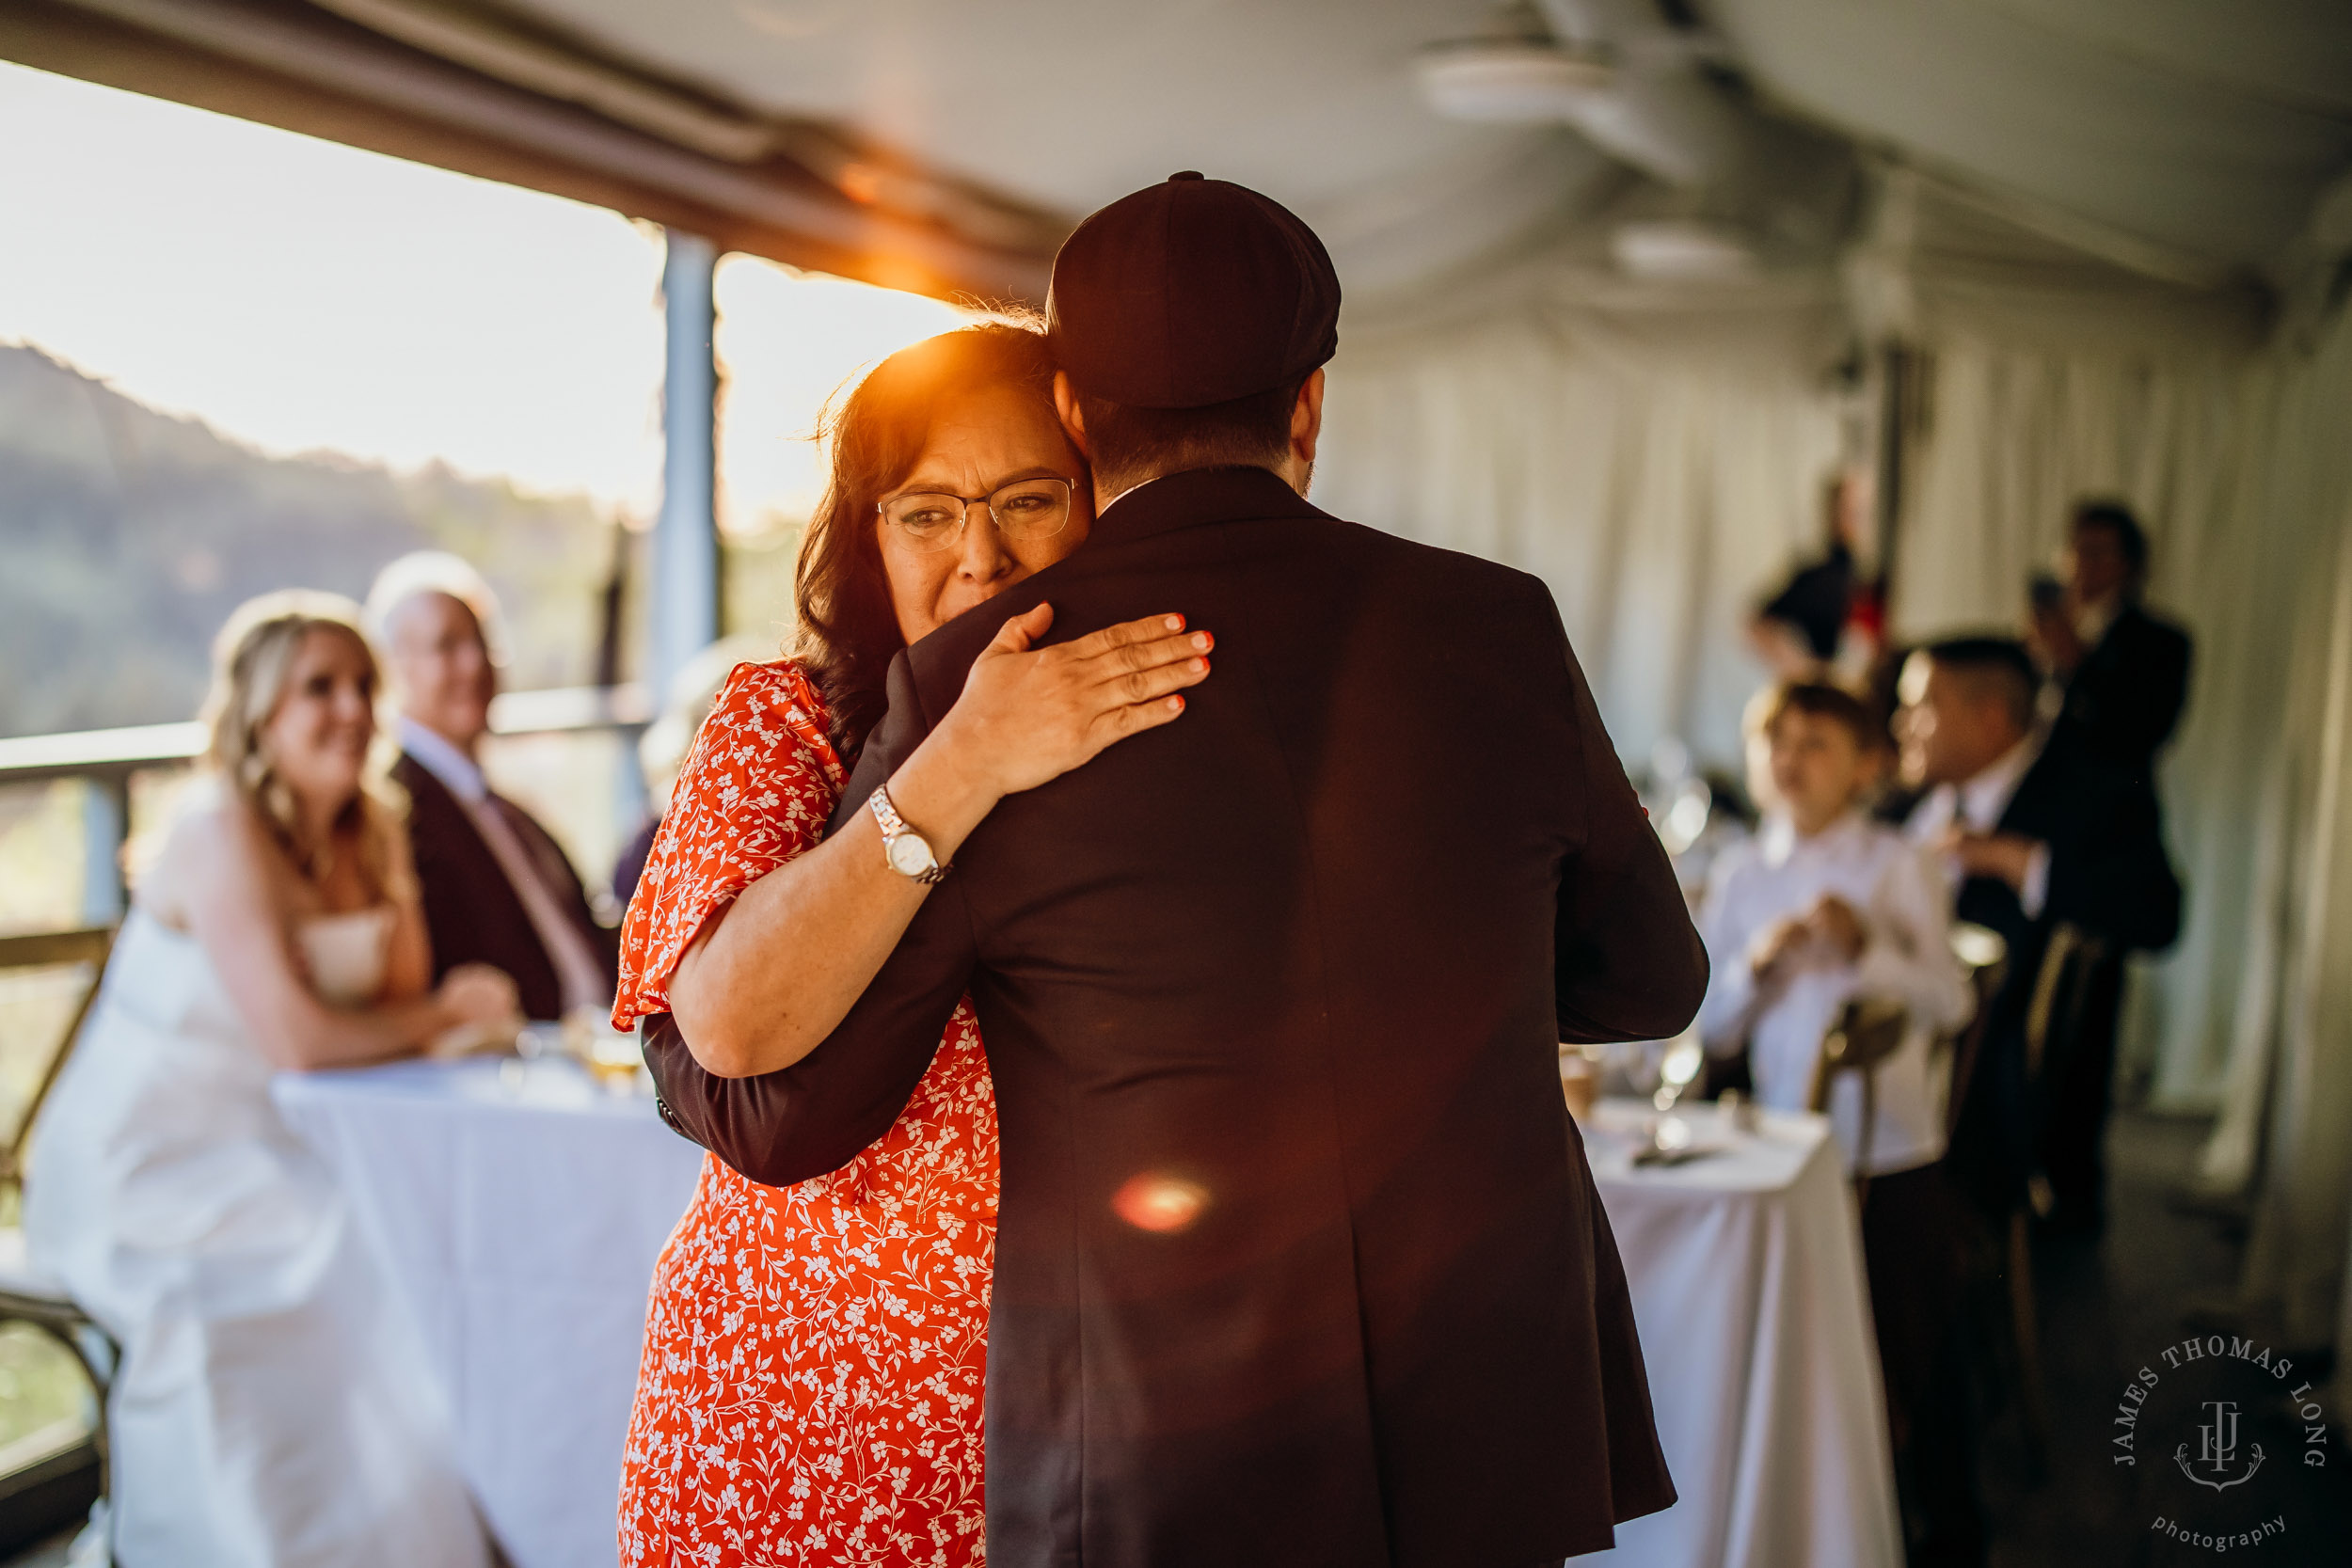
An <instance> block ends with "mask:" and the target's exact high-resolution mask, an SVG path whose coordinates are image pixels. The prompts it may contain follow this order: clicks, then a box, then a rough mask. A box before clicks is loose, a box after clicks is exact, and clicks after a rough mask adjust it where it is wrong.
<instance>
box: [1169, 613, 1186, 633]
mask: <svg viewBox="0 0 2352 1568" xmlns="http://www.w3.org/2000/svg"><path fill="white" fill-rule="evenodd" d="M1168 630H1170V631H1182V630H1184V617H1183V616H1181V615H1171V616H1169V617H1168Z"/></svg>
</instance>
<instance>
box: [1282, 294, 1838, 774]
mask: <svg viewBox="0 0 2352 1568" xmlns="http://www.w3.org/2000/svg"><path fill="white" fill-rule="evenodd" d="M1571 295H1573V296H1574V297H1570V296H1571ZM1840 323H1841V318H1840V314H1839V312H1838V310H1837V308H1836V296H1835V293H1834V292H1833V291H1831V290H1830V289H1829V288H1828V287H1827V280H1825V279H1812V280H1807V281H1805V282H1802V283H1799V284H1797V285H1794V286H1782V287H1778V288H1773V289H1759V290H1756V291H1752V292H1741V291H1733V292H1732V293H1731V295H1730V296H1729V297H1727V298H1720V299H1716V300H1713V301H1712V302H1710V303H1708V304H1707V305H1705V306H1700V305H1695V304H1692V303H1691V302H1688V301H1683V300H1677V299H1675V298H1672V297H1666V298H1661V297H1658V296H1655V295H1648V294H1639V293H1636V294H1633V295H1631V296H1627V295H1618V296H1613V297H1608V298H1602V299H1595V298H1593V297H1591V294H1590V288H1589V280H1586V279H1581V278H1577V277H1563V276H1562V275H1556V274H1545V273H1542V272H1539V271H1538V272H1531V273H1529V274H1525V275H1522V276H1520V277H1518V278H1516V279H1513V280H1510V281H1509V282H1507V283H1506V284H1503V285H1501V286H1497V287H1493V288H1489V289H1486V290H1483V291H1479V292H1478V293H1476V294H1475V295H1472V296H1467V297H1466V296H1464V295H1461V294H1457V295H1456V296H1455V297H1454V311H1453V312H1452V313H1451V314H1449V315H1446V316H1442V317H1435V318H1428V319H1422V320H1418V321H1407V322H1401V323H1400V322H1393V321H1391V322H1388V323H1375V324H1372V325H1369V326H1368V325H1366V324H1363V323H1360V322H1359V321H1357V320H1355V319H1353V318H1351V319H1350V320H1349V321H1347V322H1345V323H1343V331H1342V347H1341V352H1340V357H1339V358H1338V360H1337V361H1336V362H1335V363H1334V364H1333V366H1332V369H1331V380H1330V389H1329V392H1328V394H1327V412H1326V418H1325V436H1324V441H1323V447H1322V451H1321V453H1320V455H1319V459H1318V463H1317V467H1316V479H1315V485H1314V492H1313V494H1314V500H1315V503H1316V504H1317V505H1319V506H1321V507H1323V508H1325V509H1326V510H1327V511H1330V512H1333V513H1336V514H1337V515H1340V516H1343V517H1347V518H1350V519H1353V520H1355V521H1359V522H1363V523H1369V524H1372V525H1374V526H1375V527H1378V528H1382V529H1386V530H1389V531H1392V532H1395V533H1399V534H1403V535H1405V536H1406V537H1407V538H1412V539H1419V540H1422V541H1424V542H1426V543H1429V544H1434V545H1441V546H1446V547H1448V548H1452V549H1458V550H1466V551H1469V552H1470V553H1473V554H1477V555H1483V556H1486V557H1489V558H1491V559H1493V560H1496V561H1501V562H1507V563H1508V564H1511V565H1514V566H1518V567H1520V568H1521V569H1523V570H1525V571H1529V572H1532V573H1534V574H1535V575H1536V576H1538V577H1540V578H1544V579H1545V580H1546V581H1547V582H1549V584H1550V585H1551V590H1552V594H1553V596H1554V598H1555V599H1556V600H1557V601H1558V603H1559V606H1560V612H1561V616H1562V619H1563V620H1564V621H1565V624H1566V626H1567V630H1568V636H1569V639H1570V641H1572V642H1573V644H1574V645H1575V648H1576V651H1577V655H1578V657H1579V658H1580V659H1581V661H1582V662H1583V665H1584V668H1585V671H1586V673H1587V674H1588V676H1589V677H1590V678H1591V681H1592V684H1593V690H1594V694H1595V696H1596V698H1597V700H1598V702H1599V704H1600V707H1601V712H1602V715H1603V717H1604V718H1605V719H1606V721H1607V722H1608V724H1609V729H1610V733H1611V735H1612V736H1613V738H1614V740H1615V742H1616V745H1617V749H1618V751H1619V752H1620V753H1621V754H1622V755H1624V756H1625V757H1626V758H1627V759H1628V760H1629V762H1631V763H1633V764H1635V765H1637V766H1638V765H1640V764H1641V763H1643V762H1645V760H1646V759H1647V758H1648V756H1649V755H1650V753H1651V749H1652V748H1653V747H1654V746H1655V745H1656V743H1657V742H1658V741H1660V740H1661V739H1663V738H1667V737H1672V738H1675V739H1678V740H1680V741H1682V742H1683V743H1684V744H1685V745H1687V746H1689V747H1690V748H1691V749H1692V752H1694V753H1695V754H1696V755H1697V756H1699V757H1700V758H1701V759H1703V760H1707V761H1712V762H1716V763H1719V764H1730V763H1733V762H1735V761H1736V759H1737V758H1738V756H1739V751H1740V748H1739V721H1740V707H1741V705H1743V704H1744V703H1745V702H1746V701H1747V699H1748V697H1749V695H1750V694H1751V693H1752V692H1753V691H1754V690H1755V689H1756V685H1757V684H1758V683H1759V681H1760V680H1761V679H1762V671H1761V670H1760V668H1759V667H1758V666H1757V665H1756V662H1755V660H1754V659H1753V658H1752V657H1750V656H1749V655H1748V653H1747V652H1746V651H1745V648H1744V645H1743V643H1742V641H1741V627H1742V626H1744V624H1745V622H1746V620H1747V617H1748V615H1749V613H1750V611H1751V610H1753V609H1754V607H1755V604H1756V599H1757V597H1758V595H1759V594H1762V593H1764V592H1765V591H1767V590H1768V589H1769V588H1771V587H1772V586H1773V585H1774V584H1775V582H1776V581H1777V579H1778V578H1780V577H1781V576H1782V575H1783V574H1785V573H1786V572H1787V570H1788V567H1789V565H1790V564H1791V563H1792V562H1794V561H1795V560H1797V559H1798V558H1800V557H1802V556H1805V555H1809V554H1813V553H1817V552H1818V551H1819V550H1820V547H1821V544H1822V538H1823V522H1822V509H1821V493H1822V484H1823V482H1824V480H1825V479H1826V478H1827V476H1828V474H1829V472H1830V470H1831V469H1832V467H1833V466H1834V465H1835V464H1836V461H1837V458H1838V453H1839V447H1838V442H1839V422H1838V421H1839V402H1838V399H1837V397H1836V394H1835V392H1834V391H1833V390H1832V388H1830V385H1829V382H1828V379H1827V377H1826V374H1825V371H1826V367H1827V366H1828V365H1829V364H1830V363H1831V362H1832V360H1833V359H1834V358H1835V357H1836V349H1837V346H1838V344H1839V341H1840V334H1841V331H1842V327H1841V325H1840Z"/></svg>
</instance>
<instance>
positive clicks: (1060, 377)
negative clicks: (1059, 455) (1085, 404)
mask: <svg viewBox="0 0 2352 1568" xmlns="http://www.w3.org/2000/svg"><path fill="white" fill-rule="evenodd" d="M1054 412H1055V413H1056V414H1058V415H1059V416H1061V428H1062V434H1063V435H1065V436H1069V437H1070V444H1071V445H1072V446H1073V447H1075V448H1077V449H1078V455H1079V456H1080V457H1083V458H1085V459H1086V460H1087V461H1088V462H1089V463H1091V462H1093V461H1094V451H1093V449H1091V448H1089V446H1088V445H1087V420H1086V415H1085V414H1084V413H1083V412H1081V411H1080V409H1079V407H1078V393H1077V390H1076V388H1073V387H1072V386H1071V385H1070V377H1069V375H1068V374H1067V373H1066V372H1062V371H1056V372H1054Z"/></svg>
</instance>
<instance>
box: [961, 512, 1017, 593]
mask: <svg viewBox="0 0 2352 1568" xmlns="http://www.w3.org/2000/svg"><path fill="white" fill-rule="evenodd" d="M962 546H963V554H962V559H961V561H959V562H958V563H957V565H958V569H959V570H960V571H961V573H962V574H963V575H964V576H965V577H968V578H972V579H973V580H974V581H976V582H993V581H994V580H995V579H996V578H1000V577H1003V576H1004V575H1005V574H1006V573H1007V572H1009V571H1011V570H1012V565H1013V561H1012V556H1011V554H1010V552H1009V551H1008V550H1007V549H1006V548H1005V536H1004V533H1003V531H1001V530H999V529H998V528H997V527H996V515H995V513H993V512H992V511H990V510H989V505H988V503H987V502H986V501H974V502H972V503H971V504H970V505H969V506H967V507H965V508H964V511H963V541H962Z"/></svg>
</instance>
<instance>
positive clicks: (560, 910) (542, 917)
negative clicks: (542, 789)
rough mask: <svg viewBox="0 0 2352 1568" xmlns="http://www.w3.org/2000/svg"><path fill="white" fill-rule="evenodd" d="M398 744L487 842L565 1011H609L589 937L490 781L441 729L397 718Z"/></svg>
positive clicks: (606, 990) (608, 994)
mask: <svg viewBox="0 0 2352 1568" xmlns="http://www.w3.org/2000/svg"><path fill="white" fill-rule="evenodd" d="M400 749H401V750H402V751H404V752H407V753H408V754H409V755H410V756H412V757H414V758H416V759H417V766H418V767H420V768H423V769H424V770H425V771H426V772H428V773H430V774H432V775H433V776H434V777H435V778H436V779H438V780H439V781H440V782H441V784H442V785H443V786H444V787H445V788H447V789H448V791H449V792H450V793H451V794H452V795H453V796H455V797H456V798H457V803H458V804H459V805H461V806H464V807H465V808H466V815H467V816H468V817H469V818H470V819H471V820H472V822H473V825H474V831H475V832H479V833H480V834H481V835H482V842H483V843H484V844H485V845H487V846H488V847H489V850H490V857H491V858H492V859H493V860H495V861H497V862H498V863H499V869H500V870H501V871H502V872H504V873H505V875H506V882H507V885H508V886H509V887H511V888H513V889H514V890H515V896H516V898H518V899H520V900H521V901H522V906H523V913H524V914H525V915H527V916H528V917H529V918H530V920H531V929H532V934H533V935H535V936H537V937H538V939H539V945H540V947H541V948H543V949H544V950H545V951H546V953H547V955H548V962H549V963H551V964H553V965H554V966H555V978H556V984H557V985H558V986H559V987H560V988H561V989H562V990H563V993H564V1011H565V1012H566V1013H571V1012H575V1011H578V1010H580V1009H581V1008H587V1009H590V1010H592V1011H596V1012H598V1013H604V1012H610V1011H611V1010H612V986H611V984H610V983H608V982H607V981H606V979H605V976H604V965H603V964H601V963H600V962H598V961H597V959H596V949H595V948H594V947H592V946H591V945H590V944H589V942H588V938H587V937H586V936H585V935H584V934H582V933H581V931H580V927H579V926H577V925H576V924H574V923H573V921H572V920H571V919H570V917H568V916H567V915H566V914H565V913H564V894H563V893H561V892H559V891H558V889H559V886H560V884H559V883H558V882H557V880H556V879H555V875H554V871H553V868H551V867H549V866H548V865H546V864H544V863H542V862H541V858H540V855H539V853H538V852H535V851H534V850H533V849H532V846H531V845H529V844H527V843H525V842H524V841H523V838H522V835H521V834H519V833H517V832H516V831H515V829H514V826H513V825H512V824H511V823H509V822H508V821H507V820H506V816H505V814H504V812H503V811H501V804H502V802H501V801H499V800H495V799H493V798H492V796H491V793H490V782H489V781H488V780H487V779H485V778H484V777H483V776H482V768H481V767H480V766H479V765H478V764H477V763H475V761H474V760H473V758H471V757H469V756H468V755H467V754H466V753H465V752H464V750H463V749H462V748H460V747H458V746H456V745H455V744H453V743H452V742H451V741H450V740H449V739H448V738H447V737H446V736H443V735H441V734H440V732H438V731H437V730H431V729H427V728H426V727H425V726H424V725H422V724H420V723H418V722H417V721H415V720H413V719H409V718H406V717H403V718H402V719H401V721H400ZM507 809H509V810H512V809H514V808H512V807H508V808H507ZM566 875H568V872H567V873H566Z"/></svg>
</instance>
